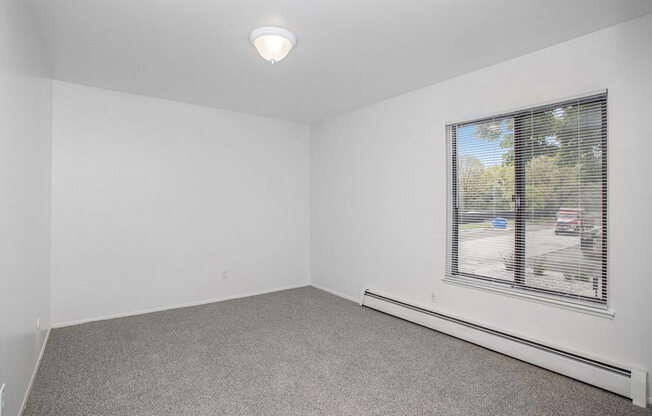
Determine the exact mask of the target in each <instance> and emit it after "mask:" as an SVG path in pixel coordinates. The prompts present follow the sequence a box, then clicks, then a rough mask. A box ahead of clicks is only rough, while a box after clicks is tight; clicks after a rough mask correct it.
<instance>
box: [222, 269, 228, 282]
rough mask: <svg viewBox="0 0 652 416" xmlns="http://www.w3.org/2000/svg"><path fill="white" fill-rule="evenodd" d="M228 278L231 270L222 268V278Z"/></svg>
mask: <svg viewBox="0 0 652 416" xmlns="http://www.w3.org/2000/svg"><path fill="white" fill-rule="evenodd" d="M228 278H229V272H227V271H226V270H222V279H223V280H226V279H228Z"/></svg>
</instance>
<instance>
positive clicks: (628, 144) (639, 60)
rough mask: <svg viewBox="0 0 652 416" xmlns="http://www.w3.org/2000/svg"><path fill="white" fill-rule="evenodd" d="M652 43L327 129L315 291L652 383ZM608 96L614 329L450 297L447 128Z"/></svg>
mask: <svg viewBox="0 0 652 416" xmlns="http://www.w3.org/2000/svg"><path fill="white" fill-rule="evenodd" d="M651 41H652V15H647V16H644V17H643V18H639V19H637V20H633V21H630V22H627V23H625V24H622V25H619V26H614V27H611V28H608V29H606V30H603V31H600V32H596V33H594V34H591V35H588V36H585V37H582V38H579V39H576V40H572V41H569V42H566V43H563V44H559V45H557V46H554V47H551V48H548V49H545V50H541V51H538V52H536V53H533V54H530V55H526V56H523V57H520V58H517V59H513V60H510V61H507V62H504V63H501V64H498V65H495V66H492V67H488V68H485V69H482V70H479V71H476V72H473V73H470V74H467V75H464V76H460V77H457V78H454V79H451V80H448V81H445V82H442V83H439V84H435V85H432V86H429V87H427V88H423V89H420V90H417V91H414V92H411V93H408V94H405V95H401V96H398V97H395V98H392V99H389V100H387V101H384V102H381V103H377V104H374V105H371V106H368V107H365V108H362V109H359V110H356V111H352V112H349V113H346V114H343V115H340V116H338V117H334V118H331V119H328V120H325V121H322V122H320V123H317V124H315V125H314V126H313V128H312V135H311V136H312V137H311V153H312V159H311V169H312V192H311V198H312V201H311V208H312V234H311V239H312V281H313V282H314V283H315V284H318V285H321V286H324V287H326V288H328V289H331V290H334V291H337V292H339V293H341V294H344V295H346V296H352V297H358V295H359V291H360V289H361V288H362V287H369V288H372V289H376V290H378V291H382V292H386V293H390V294H394V295H395V296H397V297H399V298H403V299H406V300H408V301H411V302H414V303H417V304H421V305H429V307H431V308H434V309H438V310H442V311H445V312H448V313H453V314H455V315H457V316H461V317H464V318H466V319H469V320H472V321H475V322H479V323H482V324H485V325H488V326H491V327H495V328H498V329H501V330H505V331H508V332H511V333H516V334H521V335H524V336H527V337H531V338H535V339H540V340H543V341H545V342H548V343H551V344H554V345H559V346H563V347H566V348H569V349H573V350H578V351H582V352H585V353H588V354H592V355H595V356H597V357H602V358H604V359H607V360H613V361H615V362H618V363H623V364H629V365H637V366H640V367H644V368H647V369H649V370H652V314H651V308H650V306H651V305H652V271H651V270H652V255H650V254H651V253H650V244H651V239H650V225H649V222H650V221H649V218H650V212H651V211H652V192H651V187H650V183H649V178H650V176H651V175H650V163H649V155H650V154H651V153H652V123H651V122H650V112H651V111H652V75H651V74H652V47H651V46H650V45H651ZM442 65H445V62H442ZM604 88H608V89H609V201H608V204H609V218H608V220H609V288H610V304H611V307H612V308H613V309H614V310H615V311H616V316H615V318H614V319H613V320H612V319H608V318H603V317H597V316H592V315H588V314H584V313H581V312H577V311H569V310H566V309H562V308H559V307H554V306H551V305H547V304H539V303H533V302H531V301H527V300H523V299H516V298H512V297H506V296H503V295H499V294H495V293H491V292H486V291H479V290H476V289H471V288H466V287H458V286H454V285H450V284H446V283H443V282H442V278H443V277H444V271H445V260H446V258H445V251H446V250H445V248H446V239H445V235H446V197H445V195H446V137H445V129H444V125H445V123H446V122H449V121H454V120H459V119H463V118H467V117H471V116H473V115H480V114H482V115H487V114H495V113H499V112H501V111H504V110H509V109H513V108H517V107H525V106H529V105H536V104H539V103H542V102H546V101H550V100H555V99H563V98H565V97H568V96H572V95H575V94H581V93H587V92H592V91H596V90H599V89H604ZM432 293H435V294H436V302H435V303H433V301H432V299H431V295H432Z"/></svg>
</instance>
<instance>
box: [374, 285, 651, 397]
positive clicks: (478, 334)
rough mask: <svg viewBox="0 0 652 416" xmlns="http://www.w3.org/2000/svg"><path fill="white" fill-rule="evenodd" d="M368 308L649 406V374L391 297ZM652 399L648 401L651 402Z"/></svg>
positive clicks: (377, 296) (378, 299)
mask: <svg viewBox="0 0 652 416" xmlns="http://www.w3.org/2000/svg"><path fill="white" fill-rule="evenodd" d="M363 304H364V306H367V307H370V308H372V309H376V310H379V311H381V312H385V313H387V314H390V315H394V316H397V317H399V318H402V319H405V320H408V321H411V322H414V323H417V324H419V325H422V326H425V327H428V328H431V329H434V330H436V331H439V332H443V333H445V334H448V335H452V336H454V337H456V338H460V339H463V340H466V341H469V342H472V343H474V344H477V345H480V346H483V347H485V348H488V349H491V350H494V351H497V352H500V353H502V354H505V355H509V356H511V357H514V358H517V359H519V360H522V361H526V362H529V363H531V364H534V365H537V366H539V367H543V368H546V369H548V370H551V371H554V372H557V373H560V374H563V375H566V376H568V377H571V378H574V379H577V380H580V381H583V382H585V383H588V384H592V385H594V386H597V387H600V388H602V389H605V390H609V391H612V392H614V393H617V394H620V395H622V396H625V397H629V398H631V399H632V402H633V403H634V404H635V405H637V406H641V407H645V406H646V404H647V403H646V398H647V396H648V393H647V392H648V390H647V384H648V383H647V370H646V369H642V368H638V367H636V366H630V365H626V364H622V363H614V362H610V361H609V360H605V359H603V358H600V357H591V356H588V355H587V354H585V353H581V352H577V351H570V350H568V349H565V348H561V347H558V346H554V345H547V344H546V343H545V342H543V341H538V340H531V339H526V338H523V337H520V336H518V335H514V334H508V333H505V332H502V331H498V330H496V329H493V328H489V327H486V326H483V325H479V324H477V323H473V322H470V321H467V320H464V319H461V318H458V317H454V316H451V315H449V314H446V313H443V312H437V311H435V310H432V309H428V308H423V307H420V306H418V305H414V304H411V303H409V302H406V301H404V300H400V299H396V298H393V297H390V296H387V295H383V294H378V293H373V292H366V293H365V294H364V295H363ZM649 401H650V398H648V402H649Z"/></svg>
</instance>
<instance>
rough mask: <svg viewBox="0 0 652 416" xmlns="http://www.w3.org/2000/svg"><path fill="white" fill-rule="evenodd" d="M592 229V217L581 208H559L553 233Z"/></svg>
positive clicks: (572, 232)
mask: <svg viewBox="0 0 652 416" xmlns="http://www.w3.org/2000/svg"><path fill="white" fill-rule="evenodd" d="M591 229H593V218H592V217H591V216H589V215H588V214H587V213H586V212H585V210H584V209H582V208H560V209H559V212H558V213H557V222H556V223H555V234H561V233H570V234H579V233H580V232H584V231H590V230H591Z"/></svg>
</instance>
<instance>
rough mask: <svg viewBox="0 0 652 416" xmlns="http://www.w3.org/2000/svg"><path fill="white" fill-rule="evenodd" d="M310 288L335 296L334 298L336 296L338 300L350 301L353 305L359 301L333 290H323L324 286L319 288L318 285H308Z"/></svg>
mask: <svg viewBox="0 0 652 416" xmlns="http://www.w3.org/2000/svg"><path fill="white" fill-rule="evenodd" d="M310 286H312V287H314V288H316V289H319V290H323V291H324V292H328V293H330V294H331V295H335V296H338V297H340V298H343V299H346V300H350V301H351V302H355V303H358V302H359V299H356V298H354V297H353V296H348V295H345V294H343V293H340V292H336V291H335V290H332V289H328V288H325V287H324V286H320V285H318V284H316V283H310Z"/></svg>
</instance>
